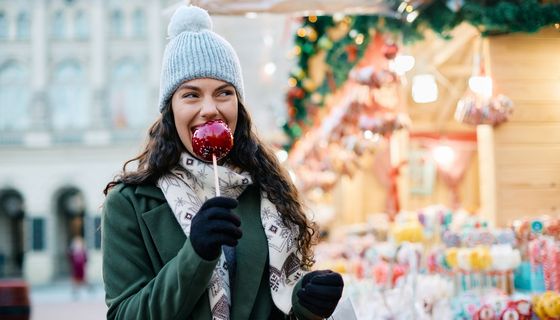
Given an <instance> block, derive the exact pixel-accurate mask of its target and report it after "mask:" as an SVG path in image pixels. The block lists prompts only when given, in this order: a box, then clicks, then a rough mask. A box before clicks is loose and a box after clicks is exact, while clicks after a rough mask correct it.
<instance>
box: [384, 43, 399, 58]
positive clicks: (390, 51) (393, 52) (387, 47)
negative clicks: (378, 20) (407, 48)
mask: <svg viewBox="0 0 560 320" xmlns="http://www.w3.org/2000/svg"><path fill="white" fill-rule="evenodd" d="M381 52H382V53H383V56H384V57H385V58H387V59H389V60H393V59H395V57H396V56H397V53H398V52H399V47H398V46H397V44H395V43H385V44H384V45H383V47H382V48H381Z"/></svg>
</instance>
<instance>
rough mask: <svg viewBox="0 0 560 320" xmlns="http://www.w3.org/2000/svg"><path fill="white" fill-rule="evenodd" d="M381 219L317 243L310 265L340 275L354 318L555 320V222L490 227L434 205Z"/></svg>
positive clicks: (558, 254) (558, 274)
mask: <svg viewBox="0 0 560 320" xmlns="http://www.w3.org/2000/svg"><path fill="white" fill-rule="evenodd" d="M381 217H382V215H372V216H371V217H370V220H369V223H367V224H362V225H359V228H358V227H354V228H345V229H344V230H345V232H338V233H337V232H333V233H331V239H330V240H329V241H325V242H322V243H320V244H319V245H318V246H317V248H316V258H317V263H316V268H319V269H323V268H327V269H333V270H335V271H337V272H340V273H342V274H343V275H344V278H345V283H346V286H345V292H344V294H345V296H349V297H350V298H351V300H352V301H353V304H354V306H355V307H356V309H357V314H358V316H359V317H358V319H368V320H369V319H478V320H491V319H496V320H498V319H500V320H501V319H505V320H509V319H521V320H523V319H526V320H529V319H546V320H560V318H559V317H558V315H559V314H560V309H558V308H560V293H559V289H560V246H559V239H558V237H559V236H560V232H559V231H560V221H558V220H554V219H550V218H549V219H539V220H533V221H526V222H517V223H516V226H515V227H511V228H505V229H492V228H490V227H489V226H488V224H487V223H485V222H484V221H482V220H481V219H480V218H478V217H477V216H476V215H472V214H470V213H468V212H466V211H464V210H456V211H455V212H452V211H451V210H450V209H449V208H446V207H444V206H441V205H434V206H429V207H426V208H423V209H421V210H418V211H417V212H401V213H399V214H398V215H397V216H396V217H395V220H394V222H393V223H391V224H389V223H388V221H385V220H383V219H381ZM380 226H383V227H382V228H381V229H382V230H378V229H379V228H380ZM525 278H527V279H529V280H525ZM524 282H528V283H529V284H528V285H527V284H526V283H524ZM538 283H541V285H540V286H539V285H538ZM523 285H525V287H524V286H523ZM545 290H548V291H547V292H546V293H542V292H543V291H545ZM535 293H538V295H536V296H535ZM410 306H414V307H413V308H411V307H410Z"/></svg>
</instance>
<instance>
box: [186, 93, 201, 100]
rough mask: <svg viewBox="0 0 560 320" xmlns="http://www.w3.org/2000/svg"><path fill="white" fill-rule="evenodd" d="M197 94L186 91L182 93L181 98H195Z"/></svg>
mask: <svg viewBox="0 0 560 320" xmlns="http://www.w3.org/2000/svg"><path fill="white" fill-rule="evenodd" d="M197 97H198V95H197V94H196V93H193V92H187V93H185V94H183V98H184V99H192V98H197Z"/></svg>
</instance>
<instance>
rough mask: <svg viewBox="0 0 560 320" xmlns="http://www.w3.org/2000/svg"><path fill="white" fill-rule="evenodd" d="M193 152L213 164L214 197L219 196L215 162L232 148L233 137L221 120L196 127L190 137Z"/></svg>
mask: <svg viewBox="0 0 560 320" xmlns="http://www.w3.org/2000/svg"><path fill="white" fill-rule="evenodd" d="M192 146H193V151H194V153H196V155H197V156H199V157H200V158H201V159H202V160H204V161H212V163H213V164H214V180H215V184H216V196H220V188H219V182H218V168H217V167H218V164H217V161H218V160H219V159H222V158H223V157H225V156H226V155H227V154H228V153H229V152H230V151H231V148H232V147H233V135H232V133H231V130H230V129H229V127H228V126H227V124H226V123H225V122H224V121H222V120H211V121H208V122H206V123H205V124H203V125H200V126H198V127H196V128H195V129H194V131H193V135H192Z"/></svg>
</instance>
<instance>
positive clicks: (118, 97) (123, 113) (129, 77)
mask: <svg viewBox="0 0 560 320" xmlns="http://www.w3.org/2000/svg"><path fill="white" fill-rule="evenodd" d="M143 79H145V77H144V68H143V66H142V65H141V64H139V63H134V62H131V61H129V60H126V61H125V60H123V61H122V62H120V63H119V64H117V66H116V67H115V68H114V69H113V72H112V74H111V96H110V104H111V120H112V124H113V127H114V128H139V127H144V126H145V125H146V124H147V121H148V119H147V118H148V114H147V112H146V111H147V100H148V99H147V89H146V83H145V82H143Z"/></svg>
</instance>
